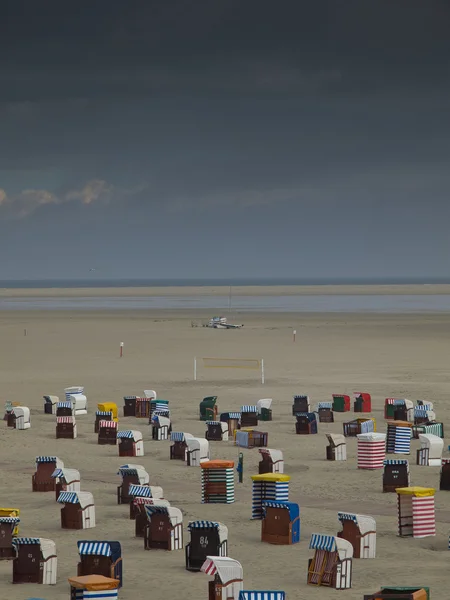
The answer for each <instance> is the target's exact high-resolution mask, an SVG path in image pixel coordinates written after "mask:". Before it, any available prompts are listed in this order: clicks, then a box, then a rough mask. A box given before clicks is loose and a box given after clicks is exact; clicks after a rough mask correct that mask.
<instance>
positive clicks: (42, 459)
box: [36, 456, 64, 469]
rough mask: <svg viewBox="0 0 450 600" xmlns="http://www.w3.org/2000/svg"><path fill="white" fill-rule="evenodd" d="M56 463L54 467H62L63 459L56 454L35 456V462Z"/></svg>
mask: <svg viewBox="0 0 450 600" xmlns="http://www.w3.org/2000/svg"><path fill="white" fill-rule="evenodd" d="M52 462H54V463H56V467H57V468H60V469H62V468H63V467H64V463H63V461H62V460H61V459H60V458H58V457H57V456H36V464H37V465H39V464H41V463H52Z"/></svg>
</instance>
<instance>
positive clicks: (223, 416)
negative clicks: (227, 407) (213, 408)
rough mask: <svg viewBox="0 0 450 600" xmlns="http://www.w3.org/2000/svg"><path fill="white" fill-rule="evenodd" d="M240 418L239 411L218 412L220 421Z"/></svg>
mask: <svg viewBox="0 0 450 600" xmlns="http://www.w3.org/2000/svg"><path fill="white" fill-rule="evenodd" d="M240 418H241V413H240V412H224V413H221V414H220V420H221V421H229V420H230V419H240Z"/></svg>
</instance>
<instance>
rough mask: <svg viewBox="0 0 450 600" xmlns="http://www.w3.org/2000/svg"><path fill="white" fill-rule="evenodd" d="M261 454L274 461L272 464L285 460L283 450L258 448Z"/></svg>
mask: <svg viewBox="0 0 450 600" xmlns="http://www.w3.org/2000/svg"><path fill="white" fill-rule="evenodd" d="M258 451H259V453H260V454H267V455H268V456H270V458H271V459H272V462H278V461H280V460H283V452H282V451H281V450H273V448H258Z"/></svg>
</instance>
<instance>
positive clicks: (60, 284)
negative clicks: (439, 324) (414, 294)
mask: <svg viewBox="0 0 450 600" xmlns="http://www.w3.org/2000/svg"><path fill="white" fill-rule="evenodd" d="M448 283H450V278H448V277H447V278H444V277H440V278H437V277H434V278H427V277H409V278H399V277H396V278H394V277H390V278H389V277H385V278H381V277H379V278H377V277H371V278H368V277H366V278H364V277H360V278H355V277H353V278H340V279H338V278H331V277H321V278H312V277H309V278H308V277H303V278H301V277H284V278H276V277H265V278H263V277H259V278H246V279H243V278H229V279H223V278H221V279H219V278H216V279H198V278H197V279H98V278H96V275H94V274H93V275H92V277H89V278H85V279H29V280H25V279H21V280H0V289H1V288H20V289H38V288H45V289H48V288H80V287H86V288H93V287H99V288H105V287H120V288H123V287H173V286H176V287H188V286H220V285H226V286H229V285H231V286H239V285H243V286H245V285H256V286H268V285H270V286H272V285H274V286H277V285H396V284H410V285H414V284H417V285H431V284H448Z"/></svg>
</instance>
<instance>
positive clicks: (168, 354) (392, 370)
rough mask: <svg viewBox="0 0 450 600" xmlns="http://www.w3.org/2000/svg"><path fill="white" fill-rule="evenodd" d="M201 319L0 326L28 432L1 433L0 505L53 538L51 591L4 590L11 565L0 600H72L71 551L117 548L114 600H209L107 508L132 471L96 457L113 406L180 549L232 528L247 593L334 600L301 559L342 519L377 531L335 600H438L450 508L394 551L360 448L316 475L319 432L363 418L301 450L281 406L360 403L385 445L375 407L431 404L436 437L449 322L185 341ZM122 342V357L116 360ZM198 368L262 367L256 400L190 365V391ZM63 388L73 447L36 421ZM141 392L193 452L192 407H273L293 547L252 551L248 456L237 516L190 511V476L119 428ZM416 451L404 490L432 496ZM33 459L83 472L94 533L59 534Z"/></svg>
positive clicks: (218, 333) (380, 323) (248, 321)
mask: <svg viewBox="0 0 450 600" xmlns="http://www.w3.org/2000/svg"><path fill="white" fill-rule="evenodd" d="M141 291H142V290H141ZM32 292H33V293H35V292H36V290H33V291H32ZM71 292H72V291H71ZM90 292H91V291H90ZM321 292H322V293H323V292H324V290H323V288H322V287H321ZM2 293H4V292H2ZM39 293H40V294H44V295H45V294H46V293H48V290H44V291H42V292H39ZM100 293H103V291H101V292H100ZM109 293H111V292H109ZM122 293H125V292H124V290H122ZM126 293H130V292H129V291H127V292H126ZM134 293H135V291H133V294H134ZM166 293H167V290H164V294H166ZM183 293H187V291H186V289H185V288H183ZM253 293H254V292H253V291H252V294H253ZM278 293H282V292H281V291H279V292H278ZM371 293H374V292H373V291H371ZM389 293H393V292H392V288H391V287H390V291H389ZM405 293H410V292H405ZM16 294H18V295H24V291H23V290H20V291H17V292H16ZM54 295H56V294H54ZM69 295H70V294H69ZM197 317H198V312H195V313H193V314H191V313H187V312H182V311H180V312H170V313H169V312H167V313H166V312H164V311H159V312H150V311H148V312H137V311H133V312H128V311H120V312H107V311H102V312H69V311H65V312H48V311H45V312H37V311H36V312H24V311H20V312H0V372H1V377H0V380H1V400H2V401H6V400H10V401H13V402H20V403H22V404H23V405H25V406H28V407H30V409H31V421H32V427H31V429H29V430H26V431H16V430H13V429H8V428H7V427H6V424H5V423H4V424H3V425H2V426H1V427H0V452H1V459H0V460H1V469H2V489H1V496H0V497H1V505H2V506H12V507H19V508H20V511H21V514H20V516H21V523H20V533H21V535H24V536H27V537H32V536H36V537H39V536H40V537H46V538H50V539H52V540H54V541H55V542H56V547H57V553H58V583H57V585H56V586H38V585H17V586H13V585H12V584H11V581H12V563H11V562H6V561H3V562H0V598H5V599H6V598H7V599H8V600H24V598H29V597H32V596H37V597H42V598H45V599H46V600H57V599H58V600H59V599H61V598H68V596H69V588H68V583H67V578H68V577H70V576H73V575H76V571H77V563H78V553H77V547H76V541H77V540H79V539H98V540H119V541H120V542H121V544H122V553H123V568H124V587H123V589H122V590H121V591H120V598H121V600H131V599H136V598H141V597H142V598H143V597H151V598H153V599H155V600H159V599H161V598H165V600H179V599H180V598H183V597H184V593H185V592H186V593H187V594H188V596H189V597H192V598H199V599H200V598H205V599H206V598H208V581H209V579H210V578H209V577H208V576H207V575H205V574H203V573H189V572H187V571H186V570H185V555H184V550H179V551H174V552H164V551H156V550H155V551H144V547H143V540H142V539H137V538H135V537H134V522H133V521H130V519H129V516H128V507H127V506H118V505H117V500H116V489H117V486H118V485H119V483H120V481H119V477H118V476H117V469H118V467H119V466H120V465H121V464H125V463H126V462H127V461H128V460H129V459H124V458H119V456H118V450H117V448H115V447H113V446H99V445H97V435H96V434H94V432H93V430H94V419H95V416H94V415H95V410H96V405H97V403H98V402H105V401H112V402H116V403H117V405H118V406H119V409H120V428H121V429H131V428H132V429H139V430H141V431H142V432H143V435H144V440H145V456H144V457H142V458H136V459H131V462H134V463H138V464H142V465H143V466H144V467H145V468H146V469H147V471H148V472H149V474H150V483H151V484H152V485H158V486H162V488H163V490H164V496H165V497H166V498H167V499H168V500H169V501H170V502H171V504H172V505H173V506H176V507H179V508H180V509H181V510H182V511H183V514H184V536H185V537H184V541H185V543H187V542H188V541H189V535H188V532H187V530H186V526H187V523H188V521H190V520H195V519H205V520H219V521H221V522H223V523H224V524H226V525H227V526H228V529H229V551H228V554H229V556H230V557H232V558H234V559H236V560H238V561H240V562H241V563H242V566H243V571H244V589H247V590H252V589H256V590H258V589H261V590H264V589H266V590H267V589H268V590H284V591H286V593H287V597H288V598H289V599H292V600H293V599H294V598H295V599H299V600H310V599H316V598H317V599H322V598H323V599H325V598H331V597H332V596H333V591H331V590H329V589H326V588H314V587H311V586H307V585H306V575H307V567H308V558H310V557H312V551H310V550H309V549H308V545H309V538H310V536H311V534H312V533H324V534H329V535H335V534H336V533H337V531H339V529H340V527H339V522H338V520H337V512H338V511H346V512H356V513H360V514H368V515H372V516H374V517H375V519H376V521H377V558H376V559H374V560H357V559H354V561H353V588H352V589H351V590H348V591H345V592H344V591H343V592H342V597H345V598H347V599H349V600H353V599H354V600H356V599H358V600H362V597H363V594H364V593H366V594H369V593H374V592H375V591H377V590H378V589H379V588H380V586H382V585H398V586H402V585H405V586H407V585H409V586H410V585H417V586H421V585H424V586H430V587H431V590H432V597H433V598H436V599H438V598H445V597H447V593H448V575H447V573H448V561H449V551H448V549H447V541H448V534H449V530H450V493H446V492H439V491H437V493H436V507H437V535H436V537H432V538H425V539H412V538H411V539H400V538H399V537H397V504H396V494H383V493H382V485H381V484H382V481H381V479H382V472H381V470H380V471H361V470H358V469H357V468H356V439H354V438H349V439H347V452H348V460H347V462H329V461H326V460H325V446H326V443H327V442H326V437H325V433H327V432H339V433H341V432H342V422H343V421H347V420H351V419H353V418H354V417H355V416H358V415H354V414H353V412H351V413H347V414H336V415H335V420H336V422H335V423H334V424H319V434H318V435H312V436H298V435H295V425H294V420H295V419H294V417H293V416H292V396H293V395H294V394H302V393H304V394H308V395H309V396H310V397H311V400H312V406H313V407H315V405H316V403H317V402H319V401H324V400H330V399H331V394H333V393H339V392H342V393H352V392H353V391H368V392H370V393H371V394H372V405H373V416H374V417H376V419H377V426H378V430H379V431H381V432H384V431H386V425H385V422H384V419H383V405H384V399H385V398H386V397H390V396H393V397H406V398H410V399H411V400H416V399H428V400H431V401H432V402H434V406H435V409H436V413H437V418H438V420H442V421H443V422H444V426H445V428H447V427H448V426H449V422H450V407H449V405H448V395H449V384H448V356H449V353H448V340H449V335H450V315H442V314H440V315H433V314H427V315H423V316H420V315H366V314H364V315H349V314H333V315H319V314H315V315H307V314H284V315H282V314H269V315H256V314H255V315H252V314H246V315H245V316H244V317H242V316H241V317H240V318H239V320H240V321H241V320H243V322H244V324H245V326H244V328H243V329H241V330H236V331H224V330H211V329H207V328H202V327H191V321H192V319H195V318H197ZM203 317H204V318H205V319H206V318H208V317H209V315H203ZM294 328H295V329H296V331H297V338H296V342H295V343H293V340H292V330H293V329H294ZM25 329H26V333H27V335H26V336H25V335H24V330H25ZM121 341H123V342H124V344H125V346H124V356H123V358H121V359H120V358H119V343H120V342H121ZM194 356H198V357H205V356H218V357H236V358H244V357H245V358H247V357H250V358H260V357H262V358H264V362H265V371H266V383H265V385H261V383H260V381H259V377H258V373H257V372H255V371H245V370H226V369H217V370H213V369H203V368H202V367H201V365H200V366H199V371H198V377H199V380H198V381H197V382H194V381H193V359H194ZM69 385H84V386H85V389H86V395H87V397H88V411H89V414H88V415H86V416H81V417H78V419H77V424H78V438H77V439H76V440H56V439H55V417H54V416H51V415H45V414H44V413H43V400H42V396H43V395H44V394H56V395H59V396H60V398H61V399H63V389H64V387H67V386H69ZM149 388H150V389H155V390H156V391H157V393H158V396H159V397H160V398H164V399H167V400H169V401H170V409H171V415H172V420H173V429H174V431H185V432H189V433H191V434H194V435H196V436H200V437H203V436H204V433H205V425H204V423H202V422H201V421H199V419H198V410H199V402H200V401H201V400H202V398H203V397H205V396H207V395H217V396H218V398H219V400H218V405H219V411H220V412H225V411H229V410H239V408H240V406H241V405H243V404H253V403H256V401H257V400H258V399H259V398H265V397H269V398H273V406H272V408H273V421H272V422H268V423H261V425H260V427H259V429H260V430H263V431H267V432H268V435H269V447H271V448H278V449H281V450H283V452H284V459H285V472H286V473H287V474H288V475H290V476H291V478H292V479H291V482H290V500H291V501H295V502H298V503H299V504H300V510H301V542H300V543H299V544H296V545H294V546H273V545H269V544H266V543H262V542H261V541H260V535H261V522H260V521H252V520H251V519H250V517H251V489H252V488H251V479H250V476H251V475H252V474H255V473H257V464H258V462H259V453H258V451H257V450H256V449H253V450H244V451H243V452H244V483H243V484H238V483H237V477H236V502H235V503H234V504H231V505H220V504H219V505H202V504H201V502H200V499H201V483H200V469H199V468H188V467H186V466H185V465H184V463H183V462H181V461H170V460H169V446H170V442H168V441H164V442H154V441H151V439H150V438H151V434H150V430H149V426H148V425H147V424H146V422H145V421H144V420H139V419H134V418H123V417H122V405H123V400H122V398H123V396H124V395H131V394H136V395H140V394H142V393H143V390H144V389H149ZM210 447H211V457H212V458H217V459H231V460H236V459H237V456H238V451H237V448H236V447H235V446H234V445H233V444H232V443H231V442H228V443H227V442H211V444H210ZM418 447H419V442H418V441H417V440H413V442H412V451H411V455H410V457H409V459H410V463H411V481H412V484H413V485H419V486H432V487H436V488H438V487H439V468H431V467H417V466H415V455H416V449H417V448H418ZM445 448H446V446H445ZM42 454H49V455H56V456H58V457H59V458H61V459H62V460H63V461H64V464H65V466H66V467H72V468H77V469H79V470H80V472H81V481H82V490H85V491H90V492H92V493H93V495H94V499H95V506H96V520H97V526H96V527H95V528H94V529H88V530H85V531H65V530H62V529H61V526H60V505H59V504H57V503H56V502H55V498H54V494H53V493H47V494H44V493H31V476H32V473H33V472H34V460H35V457H36V456H37V455H42ZM444 455H448V452H447V451H445V453H444Z"/></svg>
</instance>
